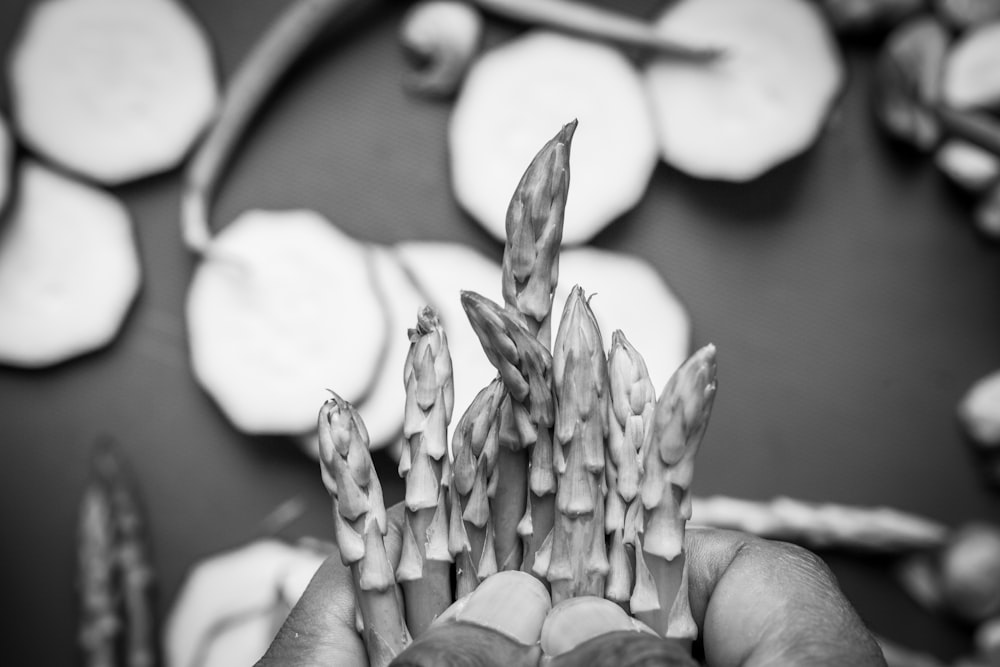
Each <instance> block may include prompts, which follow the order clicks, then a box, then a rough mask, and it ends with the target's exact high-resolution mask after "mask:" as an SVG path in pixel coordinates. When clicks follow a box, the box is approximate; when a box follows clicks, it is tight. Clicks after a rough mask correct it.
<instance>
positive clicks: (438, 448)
mask: <svg viewBox="0 0 1000 667" xmlns="http://www.w3.org/2000/svg"><path fill="white" fill-rule="evenodd" d="M409 336H410V350H409V353H408V354H407V357H406V362H405V366H404V371H403V382H404V385H405V387H406V406H405V409H404V412H403V437H404V443H405V444H404V449H405V451H406V454H405V456H406V459H407V460H408V462H409V470H407V471H406V497H405V506H406V512H405V514H404V524H403V551H402V554H401V556H400V562H399V566H398V567H397V568H396V578H397V579H398V580H399V581H400V583H401V584H402V586H403V594H404V596H405V597H406V621H407V625H408V626H409V628H410V632H411V633H413V636H414V637H417V636H419V635H420V634H421V633H422V632H423V631H424V630H426V629H427V627H428V626H429V625H430V623H431V621H433V620H434V619H435V618H436V617H437V616H438V615H439V614H440V613H441V612H442V611H444V610H445V609H446V608H447V607H448V605H450V604H451V602H452V589H451V560H452V556H451V552H450V551H449V549H448V496H447V491H446V489H447V487H446V482H447V477H446V476H445V469H446V468H445V466H446V465H447V464H448V424H449V423H450V421H451V414H452V407H453V402H454V389H453V386H452V367H451V354H450V353H449V351H448V338H447V336H446V335H445V332H444V329H443V328H442V326H441V322H440V320H439V318H438V315H437V312H436V311H435V310H434V309H433V308H431V307H430V306H426V307H424V308H423V309H422V310H421V311H420V313H418V315H417V325H416V327H415V328H413V329H410V332H409Z"/></svg>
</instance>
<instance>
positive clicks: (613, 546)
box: [604, 330, 656, 605]
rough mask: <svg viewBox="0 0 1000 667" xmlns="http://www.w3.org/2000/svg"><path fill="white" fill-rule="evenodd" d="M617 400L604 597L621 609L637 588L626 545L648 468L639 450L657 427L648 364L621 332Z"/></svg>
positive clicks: (609, 462)
mask: <svg viewBox="0 0 1000 667" xmlns="http://www.w3.org/2000/svg"><path fill="white" fill-rule="evenodd" d="M608 379H609V384H610V392H611V402H610V410H609V411H608V442H607V456H606V460H605V469H604V470H605V474H604V479H605V483H606V484H607V493H606V496H605V501H604V530H605V532H606V533H607V534H608V535H609V537H610V539H609V543H608V548H609V552H610V553H609V563H610V570H609V572H608V581H607V587H606V589H605V592H604V596H605V597H606V598H608V599H609V600H613V601H615V602H618V603H619V604H621V605H625V604H627V603H628V601H629V599H630V598H631V596H632V588H633V585H634V563H633V562H632V559H631V558H630V557H629V554H628V552H627V551H626V545H627V544H631V545H632V546H635V544H634V536H632V535H631V534H630V536H629V539H628V540H627V539H626V536H625V522H626V514H627V513H628V511H629V507H630V506H631V505H632V503H634V502H636V499H637V497H638V494H639V484H640V479H641V471H642V465H641V462H640V459H639V452H640V449H641V448H642V441H643V438H644V437H645V433H646V431H647V429H648V427H649V425H650V424H651V423H652V420H653V419H652V418H653V410H654V406H655V404H656V390H655V389H654V388H653V382H652V380H650V378H649V370H648V369H647V368H646V362H645V361H644V360H643V358H642V356H641V355H640V354H639V352H638V350H636V349H635V347H634V346H633V345H632V344H631V343H630V342H629V341H628V339H627V338H626V337H625V334H624V333H623V332H622V331H621V330H616V331H615V332H614V333H613V334H612V335H611V351H610V352H609V353H608Z"/></svg>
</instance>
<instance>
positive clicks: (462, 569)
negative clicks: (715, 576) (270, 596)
mask: <svg viewBox="0 0 1000 667" xmlns="http://www.w3.org/2000/svg"><path fill="white" fill-rule="evenodd" d="M576 126H577V123H576V121H573V122H571V123H568V124H566V125H565V126H564V127H562V128H561V130H560V131H559V132H558V133H557V134H556V135H555V136H554V137H553V138H552V139H550V140H549V141H548V142H547V143H546V144H545V145H544V146H543V147H542V149H541V150H540V151H539V152H538V154H537V155H536V156H535V157H534V159H533V160H532V161H531V163H530V165H529V166H528V168H527V170H526V171H525V173H524V175H523V177H522V178H521V180H520V182H519V183H518V185H517V187H516V189H515V192H514V195H513V197H512V199H511V202H510V206H509V208H508V211H507V223H506V232H507V234H506V236H507V238H506V244H505V248H504V254H503V263H502V267H503V282H502V294H503V300H504V303H503V304H502V305H500V304H497V303H495V302H493V301H491V300H489V299H487V298H485V297H483V296H481V295H479V294H476V293H474V292H463V293H462V294H461V299H462V304H463V306H464V308H465V311H466V314H467V315H468V319H469V322H470V323H471V325H472V327H473V329H474V330H475V332H476V334H477V336H478V338H479V340H480V342H481V343H482V346H483V351H484V353H485V354H486V355H487V357H488V358H489V360H490V362H491V363H492V364H493V366H495V367H496V369H497V376H496V378H495V379H494V380H493V381H492V382H490V383H489V384H488V385H487V386H486V387H484V388H483V389H482V390H481V391H480V392H479V394H478V395H477V396H476V398H475V400H474V401H473V402H472V404H471V405H469V406H467V407H465V410H464V412H463V413H461V415H460V416H459V417H458V419H459V421H458V423H457V426H456V428H455V431H454V436H453V438H452V442H451V448H450V450H449V446H448V445H449V443H448V437H447V434H448V426H449V424H450V422H451V419H452V416H453V412H454V407H455V406H454V405H453V402H454V399H453V391H452V377H453V373H454V372H461V369H453V368H452V363H451V358H450V355H449V351H448V337H447V334H446V331H445V329H444V328H443V326H442V323H441V321H440V319H439V318H438V315H437V313H436V312H435V311H434V310H433V309H432V308H430V307H425V308H424V309H422V310H421V311H420V313H419V314H418V317H417V323H416V326H415V327H414V328H412V329H410V330H409V338H410V350H409V355H408V357H407V359H406V363H405V368H404V383H405V387H406V407H405V417H404V433H403V436H404V440H405V442H404V447H403V452H402V457H401V459H400V462H399V472H400V474H401V475H402V476H403V477H405V480H406V492H405V501H404V505H405V513H404V521H403V526H402V535H403V546H402V554H401V557H400V560H399V564H398V565H397V566H396V567H395V568H393V567H392V564H391V563H390V561H389V558H388V556H387V552H386V548H385V543H384V539H383V538H384V536H385V535H386V533H387V530H388V522H387V514H386V509H385V506H384V502H383V498H382V491H381V486H380V483H379V480H378V476H377V474H376V472H375V469H374V466H373V464H372V459H371V456H370V453H369V450H368V437H367V431H366V427H365V425H364V423H363V422H362V420H361V419H360V418H359V417H358V414H357V412H356V411H355V410H354V408H353V406H351V405H350V404H349V403H347V402H346V401H344V400H342V399H341V398H340V397H338V396H337V395H336V394H334V395H333V396H332V397H331V398H330V399H329V400H328V401H327V402H326V403H325V404H324V405H323V407H322V409H321V411H320V415H319V434H320V458H321V468H322V473H323V478H324V481H325V483H326V485H327V488H328V489H329V490H330V492H331V495H332V497H333V504H334V513H333V514H334V519H335V523H336V537H337V541H338V544H339V546H340V552H341V557H342V559H343V562H344V563H345V564H346V565H348V566H350V567H351V569H352V572H353V575H354V582H355V588H356V595H357V599H358V605H359V609H360V613H361V616H362V620H363V626H364V631H363V636H364V639H365V642H366V645H367V647H368V652H369V659H370V661H371V664H372V665H373V666H379V667H381V666H383V665H387V664H389V663H390V662H392V661H393V659H394V658H396V656H398V655H399V654H400V653H401V652H403V650H404V649H405V648H406V647H407V646H408V645H409V644H410V643H411V641H412V640H418V641H419V638H420V637H421V636H423V635H425V634H427V632H428V629H429V628H430V627H431V624H432V622H433V621H434V620H435V619H437V618H438V617H439V616H440V615H441V614H442V612H444V611H445V609H446V608H448V607H449V606H450V605H451V604H452V602H453V601H455V600H456V599H459V598H462V597H464V596H467V595H468V594H469V593H471V592H473V591H475V590H476V589H477V588H478V587H479V585H480V584H481V583H482V582H483V581H484V580H485V579H486V578H487V577H490V576H491V575H494V574H495V573H497V572H506V571H520V572H524V573H528V574H530V575H533V576H534V577H536V578H537V580H538V581H540V582H541V583H542V584H543V585H544V586H545V587H546V589H547V590H548V591H549V592H550V595H551V602H552V604H553V605H555V606H558V605H559V604H560V602H562V601H565V600H569V599H572V598H577V597H581V596H596V597H603V598H606V599H607V600H611V601H613V602H614V603H616V604H617V605H619V606H620V607H621V608H622V609H623V610H625V612H627V613H628V614H631V615H632V616H633V617H635V618H636V619H639V620H640V621H642V622H644V623H645V624H646V625H648V626H649V628H651V629H652V630H653V631H655V632H656V633H657V634H659V635H661V636H662V637H665V638H674V639H680V640H692V639H694V637H695V636H696V634H697V627H696V625H695V624H694V622H693V619H692V617H691V612H690V609H689V607H688V593H687V574H686V567H685V560H684V527H685V522H686V520H687V519H688V518H689V517H690V515H691V495H690V486H691V480H692V475H693V471H694V458H695V455H696V452H697V450H698V447H699V443H700V442H701V440H702V436H703V434H704V432H705V428H706V425H707V422H708V417H709V414H710V412H711V408H712V403H713V399H714V396H715V387H716V364H715V349H714V347H713V346H711V345H707V346H705V347H702V348H701V349H699V350H697V351H696V352H695V353H694V354H693V355H691V356H690V357H689V358H688V359H687V360H686V361H685V362H684V363H683V364H682V365H681V366H680V367H679V368H678V369H677V370H676V371H675V373H674V374H673V376H672V377H671V379H670V380H669V382H668V383H667V385H666V387H664V388H663V389H662V391H661V392H660V394H659V397H657V396H656V391H655V389H654V387H653V385H652V383H651V381H650V379H649V373H648V371H647V368H646V365H645V362H644V361H643V359H642V356H641V355H640V353H639V351H638V350H636V349H635V348H634V347H633V346H632V345H631V344H630V343H629V341H628V340H627V338H626V336H625V334H624V333H623V332H622V331H615V332H614V334H613V336H612V340H611V345H610V348H609V349H608V351H607V352H606V351H605V350H606V349H607V348H605V344H604V341H603V340H602V337H601V331H600V329H599V327H598V324H597V320H596V318H595V316H594V313H593V311H592V310H591V305H590V297H588V296H587V295H586V293H585V292H584V290H583V288H582V287H580V286H576V287H574V288H573V290H572V292H571V293H570V296H569V297H568V299H567V300H566V303H565V305H564V306H563V310H562V317H561V319H560V320H559V323H558V326H557V327H556V329H555V331H554V332H553V312H552V311H553V294H554V292H555V287H556V282H557V280H558V275H559V248H560V245H561V241H562V229H563V216H564V211H565V206H566V198H567V192H568V187H569V154H570V146H571V142H572V138H573V134H574V132H575V130H576ZM553 336H554V338H553ZM397 584H398V585H399V586H398V587H397ZM397 664H402V663H397ZM407 664H413V663H407Z"/></svg>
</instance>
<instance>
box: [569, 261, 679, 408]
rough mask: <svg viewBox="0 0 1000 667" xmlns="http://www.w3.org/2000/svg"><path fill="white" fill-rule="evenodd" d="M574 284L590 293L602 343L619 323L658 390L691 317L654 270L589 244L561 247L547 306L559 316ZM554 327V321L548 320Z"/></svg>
mask: <svg viewBox="0 0 1000 667" xmlns="http://www.w3.org/2000/svg"><path fill="white" fill-rule="evenodd" d="M574 285H580V286H581V287H582V288H583V289H584V292H586V294H587V295H588V296H590V297H591V300H590V305H591V308H592V309H593V311H594V315H595V316H596V317H597V324H598V325H599V326H600V328H601V338H602V339H603V341H604V344H605V348H608V347H610V345H611V335H612V334H613V333H614V331H615V329H621V331H622V333H624V334H625V337H626V338H627V339H628V340H629V342H630V343H632V345H633V346H634V347H635V348H636V349H637V350H638V351H639V353H640V354H641V355H642V357H643V360H644V361H645V362H646V367H647V368H648V369H649V377H650V380H652V382H653V387H654V388H655V389H656V391H657V392H659V391H660V390H661V389H663V387H664V386H665V385H666V383H667V380H669V379H670V376H671V375H672V374H673V372H674V371H675V370H677V367H678V366H680V365H681V364H682V363H683V362H684V360H685V359H686V358H687V356H688V354H689V353H690V347H691V318H690V316H689V315H688V312H687V309H686V308H685V306H684V304H683V303H681V301H680V299H679V298H678V297H677V295H676V294H675V293H674V291H673V290H672V289H671V288H670V286H669V285H668V284H667V283H666V281H665V280H664V279H663V277H662V276H661V275H660V273H659V272H658V271H657V270H656V269H655V268H654V267H653V266H652V265H651V264H649V263H648V262H647V261H646V260H644V259H642V258H640V257H637V256H635V255H630V254H626V253H620V252H615V251H612V250H603V249H600V248H594V247H590V246H584V247H579V248H569V249H566V250H563V252H562V255H561V256H560V258H559V286H558V287H557V288H556V294H555V305H554V306H553V309H552V312H553V316H554V317H555V319H556V320H558V319H560V318H561V315H562V308H563V304H564V303H565V302H566V297H567V296H568V295H569V293H570V290H571V289H572V288H573V286H574ZM552 326H553V330H557V329H558V326H559V325H558V321H556V322H553V325H552Z"/></svg>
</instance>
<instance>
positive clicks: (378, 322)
mask: <svg viewBox="0 0 1000 667" xmlns="http://www.w3.org/2000/svg"><path fill="white" fill-rule="evenodd" d="M187 325H188V334H189V344H190V347H191V361H192V364H193V368H194V373H195V376H196V377H197V379H198V381H199V382H200V383H201V384H202V386H203V387H204V388H205V390H206V391H207V392H208V393H209V394H210V395H211V396H212V397H213V398H214V399H215V400H216V402H217V403H218V405H219V407H220V408H221V409H222V410H223V412H225V414H226V415H227V416H228V417H229V419H230V420H231V421H232V422H233V424H234V425H235V426H237V427H238V428H240V429H241V430H243V431H246V432H249V433H285V434H298V433H307V432H309V431H312V430H314V429H315V428H316V415H317V413H318V411H319V408H320V406H321V405H322V404H323V402H324V401H325V400H326V398H327V397H328V396H329V394H328V393H327V388H331V389H333V388H336V391H337V393H338V394H340V395H341V396H344V397H345V398H346V399H347V400H350V401H351V402H355V403H356V402H360V399H361V398H362V397H363V396H364V394H365V392H366V391H367V389H368V388H369V387H370V386H371V382H372V380H373V378H374V376H375V369H376V368H377V364H378V359H379V357H380V356H381V354H382V353H383V351H384V342H385V326H386V318H385V314H384V311H383V309H382V306H381V303H380V302H379V299H378V295H377V293H376V292H375V289H374V287H373V283H372V280H371V267H370V261H369V255H368V250H367V248H366V246H365V245H364V244H362V243H360V242H359V241H357V240H355V239H354V238H351V237H350V236H348V235H346V234H344V233H343V232H342V231H340V230H339V229H337V228H336V227H335V226H334V225H333V224H332V223H331V222H330V221H328V220H327V219H325V218H324V217H323V216H321V215H319V214H318V213H315V212H312V211H307V210H290V211H261V210H254V211H248V212H246V213H244V214H242V215H241V216H240V217H239V218H237V219H236V220H234V221H233V222H232V223H230V224H229V225H228V226H226V227H225V228H224V229H223V230H222V231H221V232H220V233H219V234H218V235H216V236H215V238H213V239H212V241H211V243H210V245H209V246H208V248H207V249H206V251H205V254H204V256H203V259H202V261H201V263H200V265H199V266H198V268H197V269H196V271H195V274H194V276H193V278H192V280H191V285H190V287H189V292H188V297H187Z"/></svg>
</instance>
